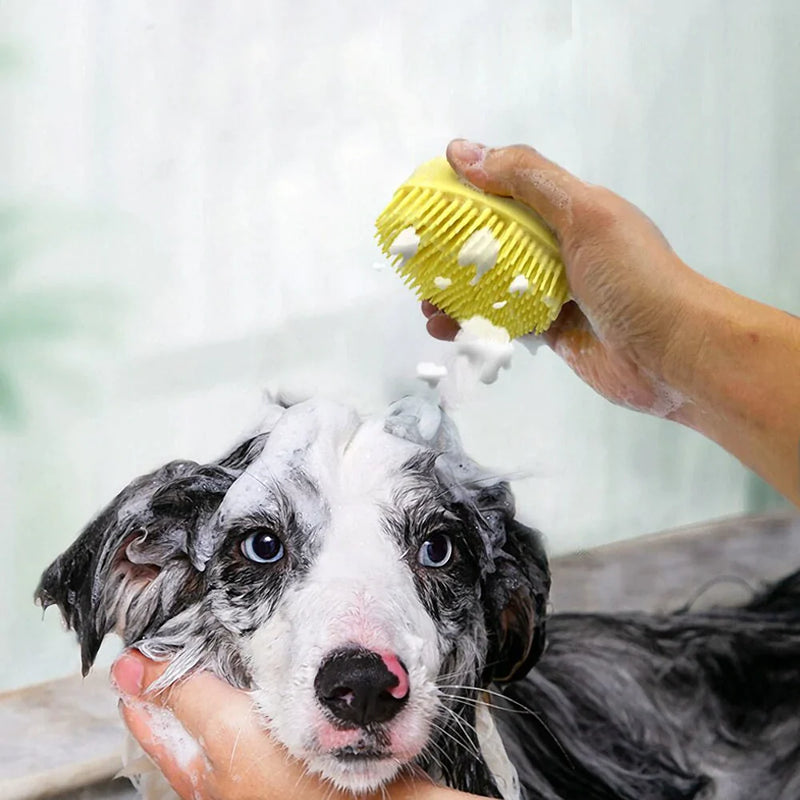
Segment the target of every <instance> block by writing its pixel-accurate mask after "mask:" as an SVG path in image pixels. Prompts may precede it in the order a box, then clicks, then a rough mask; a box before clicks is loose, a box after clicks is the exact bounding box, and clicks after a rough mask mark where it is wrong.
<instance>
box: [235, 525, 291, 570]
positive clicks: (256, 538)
mask: <svg viewBox="0 0 800 800" xmlns="http://www.w3.org/2000/svg"><path fill="white" fill-rule="evenodd" d="M242 554H243V555H244V557H245V558H248V559H250V561H255V562H256V563H257V564H274V563H275V562H276V561H280V560H281V559H282V558H283V542H282V541H281V540H280V539H279V538H278V537H277V536H275V534H273V533H270V532H269V531H256V533H251V534H250V535H249V536H248V537H247V538H246V539H245V540H244V541H243V542H242Z"/></svg>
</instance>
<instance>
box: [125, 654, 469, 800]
mask: <svg viewBox="0 0 800 800" xmlns="http://www.w3.org/2000/svg"><path fill="white" fill-rule="evenodd" d="M166 668H167V663H165V662H155V661H150V660H149V659H147V658H145V657H144V656H143V655H142V654H141V653H139V652H137V651H136V650H129V651H126V652H125V653H123V655H122V656H121V657H120V658H119V659H118V660H117V661H116V663H115V664H114V666H113V667H112V671H111V675H112V680H113V682H114V683H115V685H116V687H117V689H118V691H119V692H120V696H121V704H120V705H121V711H122V716H123V719H124V721H125V724H126V725H127V726H128V729H129V730H130V732H131V734H132V735H133V736H134V738H135V739H136V740H137V741H138V742H139V744H140V745H141V746H142V748H143V749H144V751H145V752H146V753H147V754H148V755H149V756H150V758H151V759H152V760H153V761H154V762H155V764H156V766H157V767H158V768H159V769H160V770H161V772H162V773H163V774H164V776H165V777H166V779H167V780H168V781H169V783H170V785H171V786H172V788H173V789H174V790H175V791H176V792H177V793H178V795H179V796H180V797H181V798H182V799H183V800H273V798H274V800H285V798H288V797H298V798H303V800H353V795H352V793H350V792H343V791H339V790H338V789H336V788H335V787H334V786H332V785H331V784H330V783H327V782H325V781H323V780H322V779H321V778H319V777H318V776H316V775H309V774H308V773H306V771H305V769H304V767H303V764H302V763H301V762H299V761H297V760H296V759H293V758H292V757H291V756H289V754H288V753H287V752H286V751H285V750H284V749H283V748H282V747H281V746H280V745H279V744H277V743H276V742H274V741H273V740H272V739H271V738H270V736H269V734H268V733H267V732H266V730H265V729H264V726H263V721H262V720H260V719H259V717H258V716H257V715H256V713H255V712H254V710H253V706H252V703H251V701H250V697H249V695H248V693H247V692H243V691H240V690H238V689H234V688H233V687H231V686H229V685H228V684H227V683H225V682H224V681H221V680H219V678H216V677H215V676H213V675H211V674H210V673H207V672H198V673H194V674H193V675H190V676H189V677H188V678H186V679H184V680H181V681H180V682H178V683H176V684H174V685H173V686H170V687H169V688H168V689H166V690H164V691H162V692H149V691H148V687H149V686H150V685H151V684H152V683H153V681H155V680H156V679H157V678H159V677H160V676H161V675H162V674H163V672H164V670H165V669H166ZM165 715H169V716H166V717H165ZM175 720H177V721H178V722H179V723H180V725H182V726H183V729H184V733H183V736H180V735H175V733H174V732H173V734H172V735H165V730H166V729H167V727H171V728H174V727H176V725H175ZM178 731H180V729H179V728H178ZM359 797H360V798H361V800H370V798H372V797H373V795H368V794H367V795H360V796H359ZM374 797H375V798H378V797H381V798H383V800H406V799H408V800H410V798H415V800H459V798H461V800H464V798H469V797H471V795H465V794H461V793H459V792H454V791H451V790H449V789H441V788H439V787H436V786H433V785H432V784H431V783H430V781H428V780H426V779H425V778H424V777H412V776H404V777H403V778H402V779H401V780H399V781H398V782H397V783H396V784H394V785H390V786H389V787H387V788H386V789H385V790H383V791H381V790H379V791H378V792H376V793H375V795H374Z"/></svg>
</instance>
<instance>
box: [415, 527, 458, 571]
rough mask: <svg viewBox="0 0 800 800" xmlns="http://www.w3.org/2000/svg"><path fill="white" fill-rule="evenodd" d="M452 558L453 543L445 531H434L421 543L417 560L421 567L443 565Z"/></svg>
mask: <svg viewBox="0 0 800 800" xmlns="http://www.w3.org/2000/svg"><path fill="white" fill-rule="evenodd" d="M452 558H453V543H452V542H451V541H450V537H449V536H448V535H447V534H446V533H434V534H433V536H431V538H430V539H427V540H426V541H424V542H423V543H422V547H420V549H419V553H418V554H417V561H419V563H420V564H422V566H423V567H444V566H445V565H446V564H449V563H450V560H451V559H452Z"/></svg>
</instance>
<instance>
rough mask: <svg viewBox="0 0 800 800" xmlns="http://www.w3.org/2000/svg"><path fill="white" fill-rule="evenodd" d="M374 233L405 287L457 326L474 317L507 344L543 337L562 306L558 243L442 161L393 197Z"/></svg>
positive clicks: (519, 208)
mask: <svg viewBox="0 0 800 800" xmlns="http://www.w3.org/2000/svg"><path fill="white" fill-rule="evenodd" d="M376 227H377V229H378V232H377V238H378V242H379V244H380V247H381V249H382V250H383V252H384V254H385V255H386V256H387V257H388V258H389V260H390V261H391V263H392V264H393V266H394V268H395V269H396V270H397V271H398V272H399V273H400V275H401V276H402V277H403V279H404V280H405V282H406V284H407V285H409V286H410V287H411V288H412V289H413V290H414V291H415V292H416V294H417V296H418V297H420V298H421V299H425V300H429V301H430V302H431V303H433V304H434V305H436V306H438V307H439V308H441V309H442V310H443V311H445V312H446V313H448V314H449V315H450V316H452V317H453V318H454V319H456V320H457V321H459V322H461V323H463V322H464V321H465V320H468V319H471V318H473V317H476V316H480V317H483V318H484V319H486V320H488V321H489V322H491V323H492V325H495V326H498V327H501V328H505V330H506V331H508V334H509V336H510V337H511V338H512V339H514V338H517V337H518V336H522V335H523V334H526V333H531V332H533V333H541V332H542V331H544V330H546V329H547V328H548V327H549V326H550V324H551V323H552V322H553V320H554V319H555V318H556V317H557V316H558V313H559V311H560V310H561V306H562V305H563V304H564V303H565V302H566V301H567V300H568V299H569V296H570V295H569V286H568V285H567V280H566V275H565V271H564V265H563V263H562V261H561V257H560V254H559V250H558V244H557V242H556V240H555V238H554V237H553V234H552V233H551V232H550V231H549V230H548V228H547V227H546V226H545V224H544V223H543V222H542V221H541V219H539V218H538V217H537V216H536V215H535V214H534V212H533V211H531V210H530V209H529V208H527V207H526V206H523V205H522V204H520V203H517V202H516V201H515V200H511V199H508V198H505V197H495V196H493V195H487V194H483V193H482V192H479V191H478V190H477V189H474V188H472V187H470V186H467V185H465V184H464V183H462V182H461V181H460V180H459V178H458V176H457V175H456V173H455V172H454V171H453V169H452V168H451V167H450V165H449V164H448V163H447V160H446V159H444V158H437V159H434V160H433V161H429V162H428V163H426V164H423V165H422V166H421V167H420V168H419V169H418V170H417V171H416V172H415V173H414V174H413V175H412V176H411V178H409V180H408V181H406V183H404V184H403V185H402V186H401V187H400V188H399V189H398V190H397V191H396V192H395V195H394V198H393V199H392V201H391V203H389V205H388V206H387V207H386V209H385V210H384V212H383V213H382V214H381V215H380V217H379V218H378V220H377V223H376Z"/></svg>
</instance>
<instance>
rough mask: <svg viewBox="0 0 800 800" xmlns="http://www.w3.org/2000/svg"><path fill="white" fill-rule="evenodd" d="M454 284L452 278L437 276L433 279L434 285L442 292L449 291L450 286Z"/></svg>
mask: <svg viewBox="0 0 800 800" xmlns="http://www.w3.org/2000/svg"><path fill="white" fill-rule="evenodd" d="M452 283H453V281H451V280H450V278H445V277H443V276H441V275H437V276H436V277H435V278H434V279H433V285H434V286H435V287H436V288H437V289H441V290H444V289H447V288H448V287H449V286H450V284H452Z"/></svg>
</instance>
